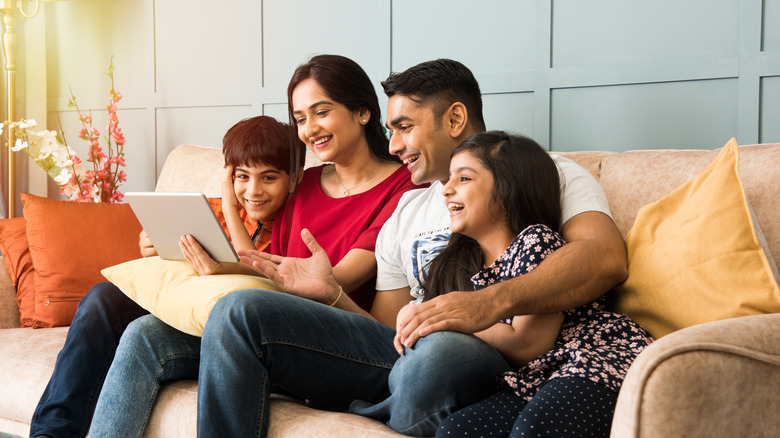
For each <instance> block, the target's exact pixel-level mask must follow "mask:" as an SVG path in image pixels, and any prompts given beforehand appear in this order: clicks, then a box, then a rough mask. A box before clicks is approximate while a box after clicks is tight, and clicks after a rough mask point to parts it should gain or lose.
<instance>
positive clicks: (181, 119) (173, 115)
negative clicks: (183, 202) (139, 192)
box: [156, 105, 257, 174]
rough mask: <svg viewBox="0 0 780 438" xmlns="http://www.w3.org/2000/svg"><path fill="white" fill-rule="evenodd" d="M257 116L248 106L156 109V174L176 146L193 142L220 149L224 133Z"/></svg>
mask: <svg viewBox="0 0 780 438" xmlns="http://www.w3.org/2000/svg"><path fill="white" fill-rule="evenodd" d="M255 115H257V114H256V113H255V112H254V109H253V108H252V107H251V106H248V105H247V106H223V107H193V108H159V109H157V114H156V125H157V173H158V174H159V172H160V170H161V169H162V165H163V163H164V162H165V157H167V156H168V153H170V151H172V150H173V149H174V148H175V147H176V146H178V145H180V144H184V143H192V144H197V145H200V146H206V147H212V148H219V149H221V148H222V137H223V136H224V135H225V132H227V130H228V129H229V128H230V127H231V126H233V125H234V124H236V122H238V121H239V120H242V119H245V118H247V117H252V116H255Z"/></svg>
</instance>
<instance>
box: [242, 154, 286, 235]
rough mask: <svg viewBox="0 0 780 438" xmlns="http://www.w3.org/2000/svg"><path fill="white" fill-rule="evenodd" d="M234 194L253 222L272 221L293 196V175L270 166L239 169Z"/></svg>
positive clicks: (262, 165) (259, 165)
mask: <svg viewBox="0 0 780 438" xmlns="http://www.w3.org/2000/svg"><path fill="white" fill-rule="evenodd" d="M233 191H234V192H235V194H236V198H237V199H238V203H239V204H241V207H243V208H244V210H245V211H246V213H247V215H248V216H249V217H250V218H252V219H253V220H256V221H267V220H271V219H273V218H274V217H275V216H276V212H277V211H279V209H280V208H282V206H283V205H284V203H285V201H286V200H287V195H288V194H289V193H290V175H288V174H287V172H284V171H281V170H279V169H276V168H274V167H271V166H269V165H267V164H258V165H252V166H248V165H244V166H238V167H236V168H235V169H234V170H233Z"/></svg>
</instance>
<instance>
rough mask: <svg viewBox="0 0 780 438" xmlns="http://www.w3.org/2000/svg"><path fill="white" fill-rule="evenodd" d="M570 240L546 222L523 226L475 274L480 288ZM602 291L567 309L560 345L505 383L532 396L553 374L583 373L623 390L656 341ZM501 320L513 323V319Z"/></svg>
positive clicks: (523, 395)
mask: <svg viewBox="0 0 780 438" xmlns="http://www.w3.org/2000/svg"><path fill="white" fill-rule="evenodd" d="M564 244H565V242H564V240H563V238H562V237H561V236H560V235H559V234H558V233H556V232H555V231H553V230H552V229H550V228H549V227H547V226H545V225H532V226H530V227H528V228H526V229H525V230H523V231H522V232H521V233H520V234H519V235H518V236H517V238H515V240H514V241H513V242H512V244H511V245H509V248H507V250H506V251H505V252H504V253H503V254H502V255H501V256H500V257H499V258H498V260H496V261H495V262H494V263H493V264H492V265H491V266H489V267H487V268H485V269H483V270H481V271H480V272H478V273H477V274H476V275H474V276H473V277H472V278H471V281H472V283H473V284H474V288H475V289H477V290H479V289H482V288H485V287H487V286H490V285H491V284H493V283H498V282H501V281H504V280H508V279H510V278H513V277H517V276H519V275H523V274H526V273H528V272H530V271H532V270H533V269H534V268H536V266H537V265H538V264H539V263H540V262H541V261H542V260H544V258H545V257H547V256H548V255H550V254H552V252H553V251H555V250H556V249H558V248H560V247H562V246H563V245H564ZM605 302H606V299H605V298H604V297H603V296H602V297H600V298H598V299H596V300H594V301H591V302H590V303H588V304H585V305H583V306H580V307H577V308H575V309H571V310H567V311H565V312H563V315H564V318H563V323H562V325H561V330H560V333H558V338H557V339H556V341H555V345H554V346H553V348H552V350H550V351H549V352H548V353H546V354H544V355H542V356H539V357H537V358H536V359H534V360H532V361H531V362H529V363H528V364H526V365H525V366H524V367H522V368H521V369H520V370H518V371H510V372H507V373H504V375H503V376H502V377H503V382H502V383H503V384H505V385H508V386H509V387H511V388H512V389H513V390H514V392H515V394H516V395H517V396H518V397H521V398H523V399H525V400H526V401H530V400H531V398H533V396H534V395H535V394H536V392H537V391H538V390H539V388H541V387H542V385H544V383H546V382H547V381H548V380H550V379H556V378H561V377H580V378H586V379H589V380H591V381H593V382H596V383H599V384H601V385H603V386H605V387H607V388H609V389H611V390H613V391H615V392H618V391H619V389H620V385H621V383H622V382H623V378H624V377H625V376H626V372H627V371H628V367H629V366H630V365H631V363H632V362H633V361H634V359H635V358H636V356H637V355H638V354H639V353H640V352H641V351H642V350H643V349H644V348H645V347H647V345H648V344H649V343H650V342H652V340H653V339H652V338H651V337H650V335H649V334H648V333H647V332H646V331H645V330H644V329H643V328H642V327H640V326H639V325H638V324H637V323H635V322H634V321H632V320H631V319H630V318H629V317H627V316H625V315H619V314H617V313H613V312H610V311H608V310H607V309H606V306H605ZM502 322H505V323H510V324H511V318H510V319H509V320H502Z"/></svg>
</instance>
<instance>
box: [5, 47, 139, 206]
mask: <svg viewBox="0 0 780 438" xmlns="http://www.w3.org/2000/svg"><path fill="white" fill-rule="evenodd" d="M107 75H108V77H109V78H111V89H110V90H108V93H109V103H108V106H107V107H106V111H107V112H108V127H107V128H106V130H107V131H108V134H107V135H106V136H105V140H106V147H105V149H104V148H103V147H101V146H100V131H98V130H97V129H96V128H95V127H94V126H93V125H92V116H91V114H90V115H87V114H84V113H82V112H81V110H80V109H79V107H78V104H77V103H76V97H75V96H74V95H73V92H72V91H71V95H70V100H69V101H68V107H69V108H75V109H76V112H77V113H78V119H79V121H80V122H81V129H80V130H79V135H78V136H79V138H81V139H82V140H84V141H86V142H88V144H89V152H88V156H87V159H86V161H87V162H88V163H91V164H92V168H91V169H88V170H87V169H84V167H83V166H82V160H81V159H80V158H79V157H78V156H77V155H76V153H75V152H74V151H73V150H72V149H71V148H70V147H69V146H68V144H67V142H66V141H65V136H64V133H63V132H62V129H60V133H59V134H58V133H57V132H55V131H48V130H37V131H36V130H34V129H33V128H35V127H36V126H37V123H36V122H35V120H32V119H30V120H22V121H20V122H13V123H9V124H8V126H9V129H8V133H9V136H10V132H11V131H13V132H14V133H15V134H16V136H17V139H16V143H15V144H14V146H13V147H12V148H11V150H12V151H14V152H17V151H22V150H23V151H24V152H25V153H27V155H29V156H30V158H32V160H33V161H34V162H35V164H37V165H38V166H40V167H41V168H43V170H45V171H46V173H47V174H48V175H49V177H51V178H52V179H53V180H54V181H55V182H56V183H57V184H58V185H59V186H60V194H62V195H64V196H65V197H67V198H68V199H69V200H71V201H81V202H121V201H122V198H123V197H124V195H123V194H122V193H121V192H120V191H119V190H118V187H119V184H121V183H122V182H124V181H126V180H127V174H126V173H125V171H124V170H122V168H123V167H125V157H124V145H125V137H124V135H123V134H122V129H121V128H119V119H118V118H117V115H116V104H117V102H119V100H120V99H122V94H121V93H120V92H118V91H116V90H115V88H114V64H113V61H112V62H111V64H110V65H109V66H108V73H107ZM3 128H4V126H3V124H0V131H2V129H3Z"/></svg>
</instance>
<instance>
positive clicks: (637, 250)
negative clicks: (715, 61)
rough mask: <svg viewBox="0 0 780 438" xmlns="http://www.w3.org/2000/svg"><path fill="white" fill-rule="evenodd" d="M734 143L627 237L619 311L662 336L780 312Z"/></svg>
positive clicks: (779, 293) (642, 214)
mask: <svg viewBox="0 0 780 438" xmlns="http://www.w3.org/2000/svg"><path fill="white" fill-rule="evenodd" d="M738 164H739V149H738V147H737V142H736V140H734V139H731V141H729V142H728V143H727V144H726V146H725V147H724V148H723V150H722V151H721V152H720V153H719V154H718V156H717V158H715V160H714V161H713V162H712V163H711V164H710V165H709V166H707V168H706V169H704V171H702V173H701V174H699V175H698V176H696V177H695V178H693V179H691V180H690V181H688V182H686V183H685V184H683V185H682V186H680V187H678V188H677V189H676V190H674V191H673V192H672V193H670V194H669V195H667V196H666V197H664V198H662V199H660V200H659V201H657V202H655V203H652V204H649V205H646V206H644V207H643V208H642V209H641V210H640V211H639V213H638V214H637V217H636V221H635V222H634V226H633V227H632V228H631V230H630V231H629V232H628V234H627V235H626V245H627V247H628V279H627V280H626V282H625V283H624V284H622V285H621V286H619V287H618V288H617V289H616V291H615V292H616V293H615V294H614V295H615V296H614V299H615V302H614V306H615V310H616V311H617V312H620V313H625V314H627V315H628V316H630V317H631V318H633V319H634V320H635V321H636V322H638V323H639V324H640V325H642V327H644V328H645V329H646V330H647V331H648V332H650V334H651V335H652V336H654V337H655V338H660V337H661V336H664V335H666V334H668V333H671V332H673V331H676V330H679V329H682V328H685V327H689V326H692V325H695V324H701V323H704V322H709V321H715V320H720V319H726V318H733V317H738V316H746V315H755V314H762V313H775V312H780V289H778V285H777V280H776V278H775V276H774V275H773V272H772V267H771V264H770V260H769V259H768V258H767V255H766V253H765V251H764V249H763V248H762V247H761V244H760V243H759V237H758V235H757V232H756V228H755V227H754V219H753V218H752V217H751V212H750V207H749V205H748V201H747V198H746V196H745V191H744V189H743V186H742V181H741V180H740V179H739V175H738Z"/></svg>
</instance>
